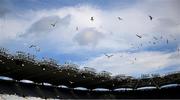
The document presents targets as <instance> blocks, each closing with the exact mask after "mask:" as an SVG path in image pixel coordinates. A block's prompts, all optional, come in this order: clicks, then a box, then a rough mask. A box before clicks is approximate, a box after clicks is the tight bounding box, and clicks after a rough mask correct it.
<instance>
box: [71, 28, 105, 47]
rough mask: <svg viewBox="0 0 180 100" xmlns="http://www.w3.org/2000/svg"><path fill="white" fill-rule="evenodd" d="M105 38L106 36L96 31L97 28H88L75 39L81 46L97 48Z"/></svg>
mask: <svg viewBox="0 0 180 100" xmlns="http://www.w3.org/2000/svg"><path fill="white" fill-rule="evenodd" d="M103 37H104V35H103V34H102V33H101V32H98V31H97V30H95V28H87V29H84V30H82V31H81V32H79V33H78V34H77V35H76V36H75V37H74V40H75V41H76V42H77V43H78V44H79V45H81V46H87V45H92V46H96V45H97V43H98V42H99V41H100V39H102V38H103Z"/></svg>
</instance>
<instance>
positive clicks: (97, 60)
mask: <svg viewBox="0 0 180 100" xmlns="http://www.w3.org/2000/svg"><path fill="white" fill-rule="evenodd" d="M179 4H180V1H179V0H0V47H4V48H7V49H9V51H10V52H11V53H14V52H15V51H24V52H27V53H31V54H34V55H36V56H37V58H38V59H42V57H47V58H53V59H56V60H57V62H58V63H59V64H64V63H65V62H68V63H74V64H77V65H79V66H80V68H83V67H90V68H95V69H96V70H97V71H98V72H100V71H108V72H111V73H112V75H118V74H125V75H132V76H139V75H141V74H155V73H160V74H165V73H169V72H174V71H180V66H179V65H180V13H179V9H180V6H179ZM149 16H151V17H152V20H150V17H149ZM92 17H93V20H91V19H92ZM119 18H120V19H119ZM138 36H139V37H138ZM32 45H35V47H31V48H30V46H32ZM108 56H110V57H108Z"/></svg>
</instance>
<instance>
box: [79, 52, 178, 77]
mask: <svg viewBox="0 0 180 100" xmlns="http://www.w3.org/2000/svg"><path fill="white" fill-rule="evenodd" d="M112 54H113V55H114V56H113V57H111V58H107V57H106V56H105V55H101V56H99V57H95V58H91V59H90V60H89V61H85V62H83V64H82V66H89V67H92V68H95V69H97V70H98V71H101V70H106V71H109V72H112V73H113V75H117V74H128V75H129V74H130V75H140V74H145V73H152V72H158V70H161V69H164V68H167V67H172V66H176V65H179V64H180V62H179V60H180V55H179V54H178V53H177V52H172V53H166V52H156V51H154V52H151V51H149V52H148V51H144V52H137V53H128V52H123V53H112ZM175 70H176V69H175ZM175 70H174V71H175Z"/></svg>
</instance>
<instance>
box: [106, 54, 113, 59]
mask: <svg viewBox="0 0 180 100" xmlns="http://www.w3.org/2000/svg"><path fill="white" fill-rule="evenodd" d="M104 55H105V56H106V57H107V58H108V59H109V58H111V57H112V56H114V55H108V54H104Z"/></svg>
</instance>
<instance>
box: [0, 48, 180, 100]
mask: <svg viewBox="0 0 180 100" xmlns="http://www.w3.org/2000/svg"><path fill="white" fill-rule="evenodd" d="M0 76H1V79H0V94H9V95H18V96H21V97H40V98H44V99H47V98H52V99H99V98H101V99H102V98H109V99H110V98H111V99H116V98H124V99H126V98H128V99H130V98H153V99H154V98H176V99H177V98H180V95H179V93H180V86H179V83H180V72H178V71H177V72H172V73H167V74H163V75H159V74H151V75H149V74H144V75H142V76H141V77H140V78H134V77H131V76H126V75H116V76H111V73H109V72H107V71H102V72H98V73H97V72H96V70H95V69H93V68H88V67H84V68H81V69H80V68H79V67H78V65H75V64H70V63H66V64H60V65H59V64H58V63H57V61H56V60H53V59H42V60H37V59H36V58H35V56H34V55H31V54H26V53H25V52H21V51H17V52H16V54H14V55H12V54H10V53H8V50H6V49H4V48H1V49H0Z"/></svg>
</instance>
